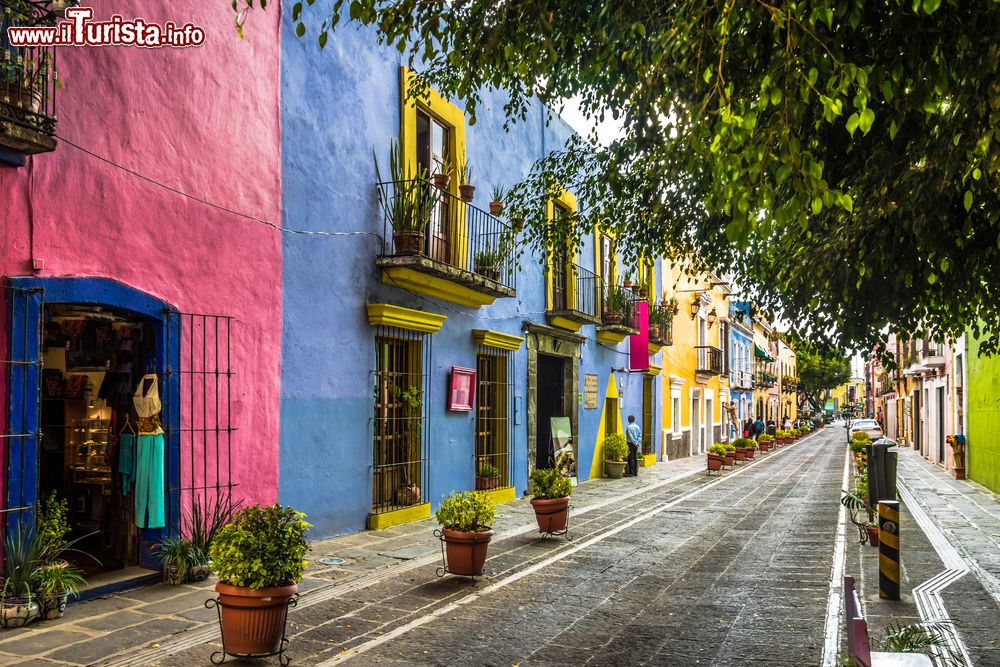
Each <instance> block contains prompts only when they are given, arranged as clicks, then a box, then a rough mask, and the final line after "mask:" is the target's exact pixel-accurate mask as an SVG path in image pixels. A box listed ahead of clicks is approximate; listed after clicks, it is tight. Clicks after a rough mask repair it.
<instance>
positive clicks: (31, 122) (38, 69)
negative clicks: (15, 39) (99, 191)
mask: <svg viewBox="0 0 1000 667" xmlns="http://www.w3.org/2000/svg"><path fill="white" fill-rule="evenodd" d="M54 25H55V15H54V14H53V13H52V12H51V11H50V10H49V9H48V3H43V2H37V3H31V2H19V1H17V0H0V160H3V161H5V162H8V163H11V164H15V165H21V164H24V156H25V155H34V154H36V153H48V152H50V151H54V150H55V148H56V140H55V139H54V138H53V137H54V135H55V133H56V106H55V96H56V54H55V49H54V48H53V47H50V46H49V47H41V46H12V45H11V44H10V41H9V39H8V36H7V28H11V27H14V28H17V27H46V26H54Z"/></svg>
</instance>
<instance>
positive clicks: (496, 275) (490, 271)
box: [473, 250, 503, 281]
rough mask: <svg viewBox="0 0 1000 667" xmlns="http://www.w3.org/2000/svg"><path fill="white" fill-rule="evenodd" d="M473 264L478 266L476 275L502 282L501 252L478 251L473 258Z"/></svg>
mask: <svg viewBox="0 0 1000 667" xmlns="http://www.w3.org/2000/svg"><path fill="white" fill-rule="evenodd" d="M473 263H474V264H475V266H476V273H478V274H479V275H481V276H483V277H484V278H489V279H490V280H496V281H499V280H500V269H499V268H498V267H499V266H500V265H501V264H502V263H503V257H502V256H501V255H500V251H499V250H477V251H476V254H475V255H474V257H473Z"/></svg>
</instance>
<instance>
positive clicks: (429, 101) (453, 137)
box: [399, 67, 469, 266]
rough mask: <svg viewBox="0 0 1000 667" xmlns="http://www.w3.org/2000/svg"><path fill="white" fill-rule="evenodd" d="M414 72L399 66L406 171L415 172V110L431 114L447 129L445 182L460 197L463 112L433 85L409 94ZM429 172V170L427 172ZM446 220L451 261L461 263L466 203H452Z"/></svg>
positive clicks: (465, 238) (465, 248)
mask: <svg viewBox="0 0 1000 667" xmlns="http://www.w3.org/2000/svg"><path fill="white" fill-rule="evenodd" d="M415 79H416V74H415V73H414V72H413V70H411V69H409V68H408V67H400V68H399V119H400V123H399V137H400V140H399V143H400V145H401V146H402V149H403V156H404V160H405V169H406V173H407V174H408V175H411V177H412V175H414V174H416V173H417V110H418V109H419V110H420V111H423V112H424V113H426V114H428V115H430V116H433V117H434V118H435V119H436V120H438V121H439V122H440V123H442V124H443V125H446V126H447V127H448V128H449V130H450V132H449V133H448V135H449V137H448V151H449V153H450V154H451V156H450V161H451V174H450V176H451V183H450V184H449V185H448V192H450V193H451V194H452V195H453V196H454V197H455V199H454V200H453V201H461V200H460V198H459V190H458V186H459V183H458V164H459V163H460V162H461V163H465V162H466V159H467V158H466V154H465V112H464V111H462V110H461V109H459V108H458V107H457V106H455V105H454V104H452V103H451V102H450V101H448V99H447V98H446V97H444V96H443V95H441V94H440V93H439V92H437V91H436V90H434V89H433V88H428V90H427V96H426V97H425V98H423V99H420V100H412V99H410V98H409V93H410V89H411V88H412V87H413V85H414V80H415ZM428 176H430V174H428ZM450 210H451V220H449V223H448V224H449V229H448V232H449V238H450V239H453V242H452V243H451V244H450V248H451V252H450V255H451V257H450V258H449V259H450V260H451V264H452V265H454V266H464V262H462V261H461V260H462V258H464V257H465V256H466V254H467V253H468V250H469V249H468V234H467V226H468V225H467V223H466V210H465V206H452V207H450Z"/></svg>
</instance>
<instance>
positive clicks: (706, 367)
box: [694, 345, 722, 375]
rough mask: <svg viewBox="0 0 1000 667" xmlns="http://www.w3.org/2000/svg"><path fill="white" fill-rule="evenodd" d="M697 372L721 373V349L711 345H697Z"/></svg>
mask: <svg viewBox="0 0 1000 667" xmlns="http://www.w3.org/2000/svg"><path fill="white" fill-rule="evenodd" d="M694 349H695V350H697V352H698V372H699V373H710V374H712V375H722V350H720V349H719V348H717V347H713V346H711V345H698V346H696V347H695V348H694Z"/></svg>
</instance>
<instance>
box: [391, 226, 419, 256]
mask: <svg viewBox="0 0 1000 667" xmlns="http://www.w3.org/2000/svg"><path fill="white" fill-rule="evenodd" d="M392 245H393V247H394V248H395V249H396V254H397V255H419V254H420V253H422V252H423V251H424V233H423V232H416V231H412V230H405V231H401V232H393V233H392Z"/></svg>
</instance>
